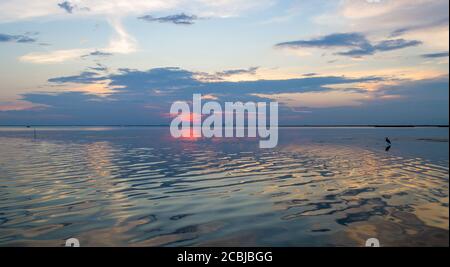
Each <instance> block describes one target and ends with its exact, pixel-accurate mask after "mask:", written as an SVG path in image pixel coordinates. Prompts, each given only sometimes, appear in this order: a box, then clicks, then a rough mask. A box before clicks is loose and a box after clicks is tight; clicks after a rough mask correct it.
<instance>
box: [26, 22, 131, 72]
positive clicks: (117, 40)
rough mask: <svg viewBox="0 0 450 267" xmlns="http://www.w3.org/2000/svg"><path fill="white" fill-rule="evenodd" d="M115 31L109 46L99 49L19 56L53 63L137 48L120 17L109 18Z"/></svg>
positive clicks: (39, 62) (28, 60)
mask: <svg viewBox="0 0 450 267" xmlns="http://www.w3.org/2000/svg"><path fill="white" fill-rule="evenodd" d="M108 21H109V23H110V25H111V26H112V28H113V29H114V31H115V35H114V36H113V37H112V38H111V40H110V41H109V44H108V46H106V47H104V48H102V49H100V50H98V49H93V48H81V49H77V48H75V49H64V50H55V51H49V52H32V53H28V54H26V55H23V56H21V57H19V60H20V61H23V62H28V63H35V64H53V63H61V62H65V61H69V60H76V59H80V58H85V57H88V56H103V57H105V56H111V55H113V54H115V53H117V54H129V53H133V52H135V51H136V50H137V42H136V40H135V39H134V38H133V37H132V36H131V35H129V34H128V32H127V31H126V30H125V28H124V27H123V24H122V21H121V20H120V18H111V19H109V20H108Z"/></svg>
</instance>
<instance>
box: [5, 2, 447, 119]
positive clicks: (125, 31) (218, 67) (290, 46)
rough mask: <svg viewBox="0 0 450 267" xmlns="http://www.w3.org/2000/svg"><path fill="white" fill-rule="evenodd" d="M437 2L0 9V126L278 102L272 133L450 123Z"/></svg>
mask: <svg viewBox="0 0 450 267" xmlns="http://www.w3.org/2000/svg"><path fill="white" fill-rule="evenodd" d="M448 10H449V1H448V0H334V1H331V0H291V1H289V0H216V1H213V0H190V1H187V0H68V1H63V0H41V1H28V0H1V1H0V59H1V61H0V125H28V124H34V125H69V124H76V125H111V124H114V125H116V124H121V125H123V124H128V125H131V124H133V125H135V124H168V123H170V121H171V119H172V118H171V116H170V115H169V110H170V106H171V104H172V103H173V102H176V101H191V100H192V95H193V94H194V93H200V94H202V95H203V96H204V99H205V101H207V100H216V101H219V102H221V103H222V102H225V101H242V102H246V101H258V102H260V101H264V102H268V101H277V102H278V103H279V109H280V110H279V123H280V124H283V125H323V124H327V125H339V124H346V125H348V124H448V121H449V119H448V109H449V76H448V75H449V60H448V59H449V54H448V53H449V52H448V51H449V13H448V12H449V11H448Z"/></svg>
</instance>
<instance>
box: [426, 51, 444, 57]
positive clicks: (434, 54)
mask: <svg viewBox="0 0 450 267" xmlns="http://www.w3.org/2000/svg"><path fill="white" fill-rule="evenodd" d="M421 56H422V57H423V58H442V57H448V51H447V52H438V53H431V54H423V55H421Z"/></svg>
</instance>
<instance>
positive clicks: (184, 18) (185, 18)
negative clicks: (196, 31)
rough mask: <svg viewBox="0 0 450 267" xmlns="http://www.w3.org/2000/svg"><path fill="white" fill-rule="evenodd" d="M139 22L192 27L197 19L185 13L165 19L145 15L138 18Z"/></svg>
mask: <svg viewBox="0 0 450 267" xmlns="http://www.w3.org/2000/svg"><path fill="white" fill-rule="evenodd" d="M138 19H140V20H144V21H147V22H160V23H173V24H178V25H180V24H181V25H192V24H194V23H195V21H196V20H198V19H199V18H198V17H197V16H195V15H186V14H185V13H180V14H176V15H170V16H165V17H153V16H151V15H145V16H142V17H138Z"/></svg>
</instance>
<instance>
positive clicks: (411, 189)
mask: <svg viewBox="0 0 450 267" xmlns="http://www.w3.org/2000/svg"><path fill="white" fill-rule="evenodd" d="M385 136H389V137H390V139H391V140H392V141H393V145H392V147H391V148H390V150H388V151H386V150H385V144H384V137H385ZM448 137H449V132H448V128H280V137H279V144H278V146H277V147H276V148H275V149H259V147H258V141H257V140H255V139H248V138H244V139H182V140H180V139H178V140H174V139H172V138H171V137H170V135H169V129H168V128H157V127H140V128H139V127H136V128H133V127H122V128H120V127H117V128H111V127H84V128H81V127H53V128H52V127H48V128H44V127H41V128H38V129H37V138H36V139H34V138H33V130H32V129H26V128H25V129H24V128H14V127H0V146H1V148H0V245H1V246H62V245H63V244H64V242H65V241H64V240H66V239H68V238H70V237H76V238H78V239H79V240H80V243H81V245H82V246H363V245H364V243H365V240H366V239H367V238H370V237H376V238H378V239H379V240H380V242H381V245H384V246H448V242H449V236H448V229H449V218H448V215H449V209H448V202H449V198H448V192H449V189H448V185H449V182H448V178H449V172H448V167H449V159H448V157H449V148H448Z"/></svg>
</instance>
